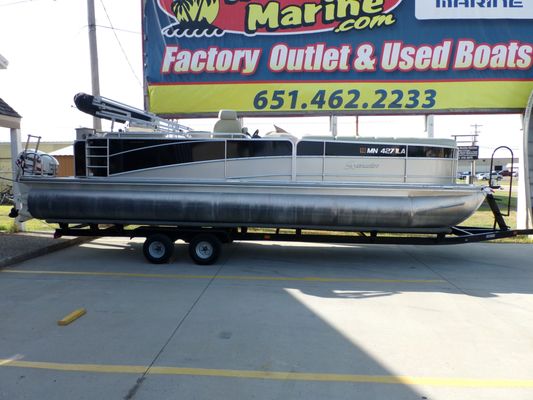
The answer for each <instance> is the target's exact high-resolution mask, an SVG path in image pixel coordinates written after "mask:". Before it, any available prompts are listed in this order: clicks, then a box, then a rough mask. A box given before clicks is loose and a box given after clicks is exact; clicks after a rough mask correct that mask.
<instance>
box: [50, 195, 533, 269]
mask: <svg viewBox="0 0 533 400" xmlns="http://www.w3.org/2000/svg"><path fill="white" fill-rule="evenodd" d="M486 201H487V203H488V205H489V207H490V209H491V211H492V213H493V215H494V226H493V228H480V227H466V226H455V227H451V228H450V230H449V231H448V232H439V233H433V234H431V233H426V234H413V233H399V232H387V231H368V232H367V231H365V232H344V231H343V232H326V231H313V230H304V229H272V228H271V229H262V228H257V229H252V228H248V227H231V228H227V227H223V228H217V227H209V228H204V227H187V226H180V227H173V226H152V225H147V226H136V227H132V228H129V227H128V226H124V225H98V224H84V225H72V226H70V225H69V224H66V223H61V224H59V228H58V229H56V231H55V234H54V237H55V238H59V237H62V236H84V237H106V236H107V237H129V238H130V239H133V238H135V237H144V238H146V240H145V242H144V245H143V253H144V256H145V257H146V259H147V260H148V261H150V262H152V263H154V264H163V263H166V262H168V261H169V260H170V258H171V257H172V254H173V252H174V242H176V241H178V240H182V241H183V242H185V243H188V244H189V248H188V250H189V255H190V257H191V258H192V260H193V261H194V262H195V263H196V264H200V265H210V264H214V263H215V262H216V261H217V259H218V258H219V256H220V254H221V250H222V244H225V243H231V242H233V241H280V242H309V243H337V244H396V245H451V244H462V243H476V242H484V241H489V240H496V239H505V238H511V237H516V236H522V235H533V229H511V228H510V227H509V226H508V225H507V224H506V223H505V219H504V218H503V217H504V214H502V213H501V211H500V208H499V206H498V204H497V201H496V199H495V197H494V196H493V195H492V194H487V197H486Z"/></svg>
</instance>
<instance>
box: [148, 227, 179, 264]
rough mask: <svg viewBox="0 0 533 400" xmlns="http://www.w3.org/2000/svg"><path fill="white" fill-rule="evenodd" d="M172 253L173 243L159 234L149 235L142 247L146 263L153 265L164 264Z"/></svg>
mask: <svg viewBox="0 0 533 400" xmlns="http://www.w3.org/2000/svg"><path fill="white" fill-rule="evenodd" d="M173 252H174V242H172V240H171V239H170V238H169V237H168V236H167V235H163V234H161V233H156V234H154V235H150V236H148V237H147V238H146V240H145V242H144V245H143V253H144V256H145V257H146V259H147V260H148V261H150V262H151V263H153V264H164V263H166V262H168V260H170V257H172V253H173Z"/></svg>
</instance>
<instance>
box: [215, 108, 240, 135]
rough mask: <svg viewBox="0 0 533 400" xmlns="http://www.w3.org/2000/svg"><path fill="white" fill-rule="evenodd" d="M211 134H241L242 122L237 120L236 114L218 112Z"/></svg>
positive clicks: (223, 111)
mask: <svg viewBox="0 0 533 400" xmlns="http://www.w3.org/2000/svg"><path fill="white" fill-rule="evenodd" d="M213 132H223V133H242V122H241V121H240V120H239V119H238V118H237V112H236V111H233V110H220V111H219V113H218V121H217V122H216V123H215V127H214V128H213Z"/></svg>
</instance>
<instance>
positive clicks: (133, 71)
mask: <svg viewBox="0 0 533 400" xmlns="http://www.w3.org/2000/svg"><path fill="white" fill-rule="evenodd" d="M26 1H27V0H26ZM100 3H101V4H102V7H103V8H104V12H105V15H106V17H107V20H108V21H109V29H111V30H112V31H113V35H115V39H117V42H118V46H119V47H120V50H121V51H122V54H123V55H124V58H125V59H126V62H127V63H128V66H129V67H130V70H131V73H132V74H133V76H134V77H135V79H136V80H137V83H138V84H139V86H140V87H141V88H142V87H143V84H142V83H141V80H140V79H139V77H138V76H137V74H136V73H135V70H134V69H133V65H132V64H131V62H130V59H129V58H128V55H127V54H126V51H125V50H124V47H123V46H122V43H121V42H120V39H119V38H118V35H117V32H116V31H117V29H115V27H114V26H113V22H111V17H110V16H109V13H108V12H107V9H106V7H105V4H104V0H100Z"/></svg>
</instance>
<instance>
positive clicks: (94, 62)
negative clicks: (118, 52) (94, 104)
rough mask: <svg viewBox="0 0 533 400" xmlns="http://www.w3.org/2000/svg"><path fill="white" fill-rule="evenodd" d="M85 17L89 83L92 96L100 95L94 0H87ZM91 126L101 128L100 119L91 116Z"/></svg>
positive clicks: (97, 129) (96, 128) (99, 129)
mask: <svg viewBox="0 0 533 400" xmlns="http://www.w3.org/2000/svg"><path fill="white" fill-rule="evenodd" d="M87 17H88V20H89V51H90V55H91V83H92V92H93V93H92V94H93V96H100V73H99V71H98V46H97V44H96V18H95V12H94V0H87ZM93 128H94V129H95V130H96V131H101V130H102V121H101V120H100V118H98V117H93Z"/></svg>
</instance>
